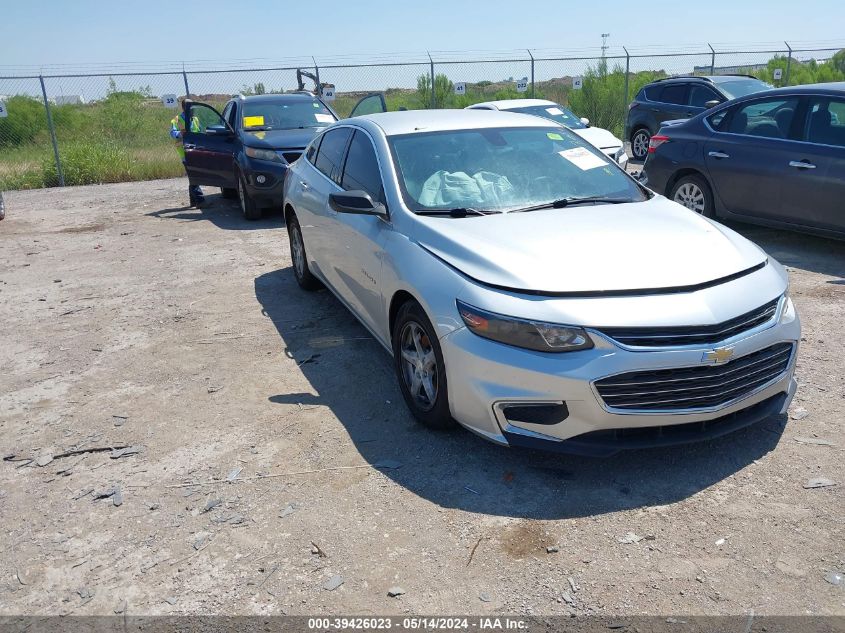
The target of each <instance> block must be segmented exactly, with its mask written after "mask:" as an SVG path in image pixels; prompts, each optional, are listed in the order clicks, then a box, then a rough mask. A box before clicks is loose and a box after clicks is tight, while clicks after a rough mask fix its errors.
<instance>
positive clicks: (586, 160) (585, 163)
mask: <svg viewBox="0 0 845 633" xmlns="http://www.w3.org/2000/svg"><path fill="white" fill-rule="evenodd" d="M558 154H560V155H561V156H563V157H564V158H565V159H566V160H568V161H569V162H570V163H572V164H573V165H575V166H576V167H578V168H579V169H581V170H583V171H587V170H588V169H595V168H596V167H604V166H605V165H607V162H606V161H605V160H604V159H603V158H600V157H598V156H596V155H595V154H593V153H592V152H591V151H590V150H588V149H586V148H584V147H573V148H572V149H565V150H563V151H562V152H558Z"/></svg>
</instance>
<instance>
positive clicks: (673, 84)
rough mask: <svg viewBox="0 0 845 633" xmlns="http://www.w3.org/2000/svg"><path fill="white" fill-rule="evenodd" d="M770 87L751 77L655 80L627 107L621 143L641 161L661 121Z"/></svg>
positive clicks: (717, 76)
mask: <svg viewBox="0 0 845 633" xmlns="http://www.w3.org/2000/svg"><path fill="white" fill-rule="evenodd" d="M771 88H772V86H771V85H769V84H767V83H765V82H762V81H760V80H759V79H757V78H756V77H752V76H751V75H714V76H712V77H692V76H690V77H669V78H667V79H658V80H657V81H653V82H651V83H650V84H648V85H647V86H644V87H643V88H642V89H641V90H640V91H639V92H638V93H637V96H636V97H634V100H633V101H632V102H631V103H630V105H628V118H627V120H626V121H625V139H624V140H626V141H628V142H630V144H631V156H632V157H633V158H634V160H645V157H646V154H647V153H648V142H649V140H650V139H651V137H652V136H653V135H654V134H655V133H657V130H658V129H659V128H660V124H661V123H663V122H664V121H668V120H670V119H688V118H690V117H693V116H695V115H696V114H699V113H700V112H704V111H705V110H707V109H709V108H712V107H714V106H717V105H719V104H720V103H723V102H725V101H728V100H730V99H735V98H737V97H744V96H745V95H749V94H752V93H755V92H762V91H763V90H770V89H771Z"/></svg>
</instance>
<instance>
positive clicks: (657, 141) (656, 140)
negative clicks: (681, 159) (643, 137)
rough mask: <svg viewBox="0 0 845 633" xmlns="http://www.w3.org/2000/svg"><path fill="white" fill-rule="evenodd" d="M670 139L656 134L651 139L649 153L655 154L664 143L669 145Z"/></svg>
mask: <svg viewBox="0 0 845 633" xmlns="http://www.w3.org/2000/svg"><path fill="white" fill-rule="evenodd" d="M668 142H669V137H668V136H663V135H662V134H655V135H654V136H652V137H651V140H649V142H648V153H649V154H654V152H655V151H656V150H657V148H658V147H660V146H661V145H663V143H668Z"/></svg>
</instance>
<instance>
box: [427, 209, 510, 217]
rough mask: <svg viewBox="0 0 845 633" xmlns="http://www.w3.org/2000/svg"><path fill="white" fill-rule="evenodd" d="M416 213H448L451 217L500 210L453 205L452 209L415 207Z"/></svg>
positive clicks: (484, 213)
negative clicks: (482, 209)
mask: <svg viewBox="0 0 845 633" xmlns="http://www.w3.org/2000/svg"><path fill="white" fill-rule="evenodd" d="M414 213H416V214H417V215H448V216H450V217H453V218H465V217H467V216H468V215H490V214H491V213H501V211H481V210H479V209H473V208H472V207H455V208H454V209H417V210H416V211H414Z"/></svg>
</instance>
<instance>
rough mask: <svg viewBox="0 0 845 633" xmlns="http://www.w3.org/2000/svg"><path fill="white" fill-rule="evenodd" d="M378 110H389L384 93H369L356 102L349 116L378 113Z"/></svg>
mask: <svg viewBox="0 0 845 633" xmlns="http://www.w3.org/2000/svg"><path fill="white" fill-rule="evenodd" d="M377 112H387V104H386V103H385V101H384V94H383V93H381V92H373V93H372V94H368V95H367V96H366V97H364V98H363V99H361V100H360V101H359V102H358V103H356V104H355V107H354V108H352V112H350V113H349V118H352V117H354V116H361V115H362V114H376V113H377Z"/></svg>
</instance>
